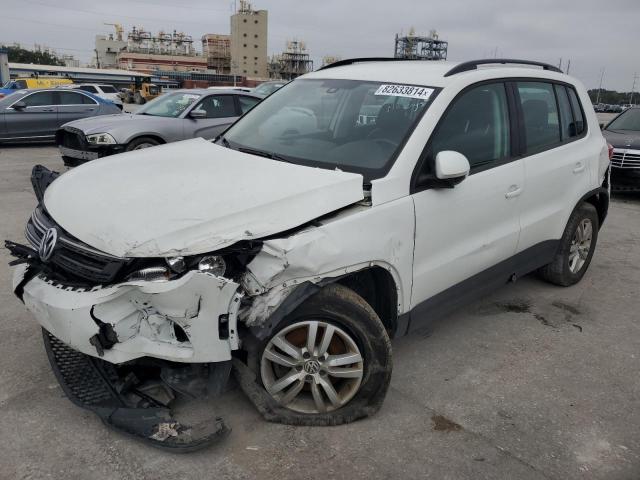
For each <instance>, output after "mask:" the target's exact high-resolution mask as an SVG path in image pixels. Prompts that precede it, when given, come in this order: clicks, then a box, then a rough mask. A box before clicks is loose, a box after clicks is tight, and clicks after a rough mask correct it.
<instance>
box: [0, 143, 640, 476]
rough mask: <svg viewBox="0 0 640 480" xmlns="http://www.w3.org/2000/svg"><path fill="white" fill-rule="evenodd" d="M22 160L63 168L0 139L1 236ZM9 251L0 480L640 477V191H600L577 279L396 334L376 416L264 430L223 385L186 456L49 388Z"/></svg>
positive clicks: (0, 374)
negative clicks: (587, 260)
mask: <svg viewBox="0 0 640 480" xmlns="http://www.w3.org/2000/svg"><path fill="white" fill-rule="evenodd" d="M37 163H42V164H44V165H46V166H48V167H50V168H54V169H62V162H61V161H60V159H59V157H58V155H57V152H56V150H55V149H54V148H53V147H50V146H17V147H0V239H6V238H8V239H13V240H17V241H24V237H23V233H22V232H23V228H24V224H25V221H26V219H27V218H28V216H29V215H30V213H31V211H32V209H33V208H34V206H35V197H34V195H33V194H32V191H31V185H30V182H29V174H30V170H31V167H32V166H33V165H34V164H37ZM78 201H82V199H78ZM8 261H9V256H8V254H7V252H6V250H4V249H2V248H0V312H1V313H0V318H1V321H0V351H1V352H2V357H1V358H2V369H0V409H1V410H0V411H1V414H0V432H2V435H1V436H0V452H2V454H1V455H0V479H45V478H60V479H65V480H73V479H174V480H180V479H190V480H192V479H200V478H218V479H245V478H247V479H248V478H262V479H271V478H274V479H307V478H309V479H311V478H323V479H330V478H336V479H342V478H352V479H355V478H368V479H374V478H375V479H377V478H388V479H392V478H393V479H395V478H434V479H474V480H476V479H485V478H486V479H495V478H505V479H519V480H520V479H523V480H524V479H562V480H565V479H584V478H589V479H591V478H593V479H607V480H617V479H637V478H640V432H639V431H638V427H639V426H640V380H639V377H638V371H639V367H640V323H639V321H638V312H639V310H640V309H639V307H640V301H639V299H638V298H639V293H640V292H639V289H640V288H639V285H640V270H639V269H638V263H639V262H640V196H635V197H634V196H625V197H621V198H616V199H614V201H613V202H612V205H611V209H610V214H609V218H608V220H607V223H606V224H605V226H604V228H603V230H602V231H601V236H600V239H599V244H598V248H597V251H596V254H595V257H594V260H593V263H592V265H591V268H590V270H589V272H588V273H587V275H586V276H585V278H584V279H583V281H582V282H581V283H580V284H579V285H577V286H574V287H571V288H564V289H563V288H558V287H554V286H550V285H547V284H545V283H543V282H541V281H539V280H538V279H537V278H535V277H532V276H531V277H527V278H523V279H520V280H519V281H518V282H517V283H515V284H512V285H508V286H506V287H505V288H503V289H501V290H499V291H497V292H495V293H494V294H492V295H490V296H487V297H486V298H484V299H483V300H481V301H479V302H477V303H475V304H472V305H470V306H467V307H465V308H462V309H460V310H459V311H457V312H456V313H454V314H452V315H450V316H449V317H447V318H444V319H441V320H439V321H437V322H436V323H435V324H434V325H433V326H432V327H431V328H430V329H429V330H425V331H423V332H420V333H418V334H415V335H412V336H409V337H405V338H402V339H399V340H397V341H395V342H394V344H393V347H394V373H393V379H392V385H391V389H390V391H389V393H388V396H387V399H386V402H385V404H384V406H383V407H382V409H381V411H380V412H379V413H378V414H377V415H376V416H375V417H373V418H370V419H367V420H363V421H359V422H356V423H353V424H350V425H345V426H340V427H291V426H284V425H279V424H270V423H267V422H265V421H263V420H262V418H261V417H260V416H259V414H258V413H257V412H256V410H255V409H254V408H253V406H252V405H251V404H250V403H249V401H248V400H247V399H246V398H245V397H244V396H243V394H242V393H241V392H240V391H238V390H233V391H231V392H229V393H227V394H226V395H225V396H224V397H223V398H222V399H220V400H219V401H217V402H209V403H206V402H205V403H202V404H200V405H199V408H200V410H201V411H206V412H212V414H214V413H215V414H222V415H223V416H224V417H225V418H226V419H227V421H228V423H229V424H230V425H231V426H232V428H233V432H232V433H231V435H230V436H229V437H228V438H227V439H226V440H225V441H223V442H221V443H220V444H218V445H216V446H214V447H212V448H209V449H207V450H205V451H201V452H197V453H195V454H189V455H175V454H171V453H166V452H163V451H160V450H156V449H153V448H150V447H147V446H145V445H142V444H140V443H138V442H136V441H134V440H132V439H130V438H127V437H124V436H122V435H121V434H119V433H116V432H113V431H111V430H109V429H107V428H106V427H104V426H103V425H102V424H101V423H100V421H99V420H98V418H97V417H95V416H94V415H93V414H90V413H88V412H86V411H84V410H82V409H79V408H78V407H76V406H74V405H73V404H71V403H70V402H69V401H68V400H67V399H66V398H64V395H63V394H62V391H61V389H60V387H59V386H58V384H57V382H56V380H55V378H54V376H53V374H52V373H51V370H50V368H49V365H48V362H47V359H46V355H45V352H44V349H43V345H42V337H41V333H40V329H39V327H38V326H37V324H36V323H35V321H34V320H33V319H32V318H31V316H30V315H29V314H28V312H26V310H25V309H24V307H23V305H22V304H21V303H20V302H19V301H18V300H17V299H16V298H15V297H14V296H13V294H12V292H11V286H10V284H11V282H10V269H9V267H8V266H7V262H8Z"/></svg>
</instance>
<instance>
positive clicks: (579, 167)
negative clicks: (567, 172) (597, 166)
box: [573, 162, 586, 173]
mask: <svg viewBox="0 0 640 480" xmlns="http://www.w3.org/2000/svg"><path fill="white" fill-rule="evenodd" d="M585 168H586V164H584V163H582V162H578V163H576V166H575V167H573V173H580V172H582V171H583V170H584V169H585Z"/></svg>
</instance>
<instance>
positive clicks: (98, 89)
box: [68, 83, 122, 110]
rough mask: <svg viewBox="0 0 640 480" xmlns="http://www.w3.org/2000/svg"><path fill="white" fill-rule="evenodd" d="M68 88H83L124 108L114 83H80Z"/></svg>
mask: <svg viewBox="0 0 640 480" xmlns="http://www.w3.org/2000/svg"><path fill="white" fill-rule="evenodd" d="M68 88H71V89H78V90H83V91H85V92H89V93H92V94H94V95H96V96H97V97H100V98H103V99H105V100H109V101H111V102H113V103H115V104H116V106H118V108H120V110H122V100H121V99H120V96H119V95H118V90H116V89H115V87H114V86H112V85H104V84H99V83H79V84H73V85H69V87H68Z"/></svg>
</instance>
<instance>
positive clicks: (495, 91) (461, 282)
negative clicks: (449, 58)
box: [411, 83, 524, 328]
mask: <svg viewBox="0 0 640 480" xmlns="http://www.w3.org/2000/svg"><path fill="white" fill-rule="evenodd" d="M508 105H509V102H508V99H507V91H506V87H505V85H504V84H503V83H489V84H482V85H479V86H474V87H472V88H471V89H469V90H466V91H465V92H464V93H462V94H461V95H460V96H458V97H457V99H456V100H454V102H453V104H452V105H451V107H450V108H449V109H448V110H447V112H445V114H444V116H443V118H442V119H441V121H440V123H439V124H438V126H437V127H436V129H435V131H434V134H433V135H432V137H431V139H430V140H429V145H428V146H427V149H426V150H425V154H424V161H423V163H422V168H423V169H424V172H423V173H425V174H426V175H423V176H422V178H426V177H429V176H430V175H432V172H433V162H434V159H435V156H436V155H437V153H438V152H440V151H445V150H453V151H457V152H459V153H462V154H463V155H465V156H466V157H467V159H468V160H469V164H470V166H471V171H470V175H469V176H468V177H467V178H466V179H465V180H463V181H462V182H461V183H459V184H458V185H456V186H455V187H453V188H437V186H436V187H433V186H428V184H425V185H426V186H422V187H421V186H420V185H419V184H418V185H415V186H414V188H413V191H414V192H415V193H414V194H413V195H412V196H413V201H414V205H415V215H416V232H415V253H414V270H413V289H412V301H411V303H412V308H415V309H416V310H414V312H415V315H412V328H413V327H415V326H419V323H420V322H419V320H420V316H421V315H420V312H421V308H420V307H421V306H422V307H425V306H433V305H436V304H437V303H438V302H439V301H440V302H441V303H442V302H446V303H448V304H450V303H455V302H459V301H460V302H461V301H463V300H464V299H465V298H468V297H469V296H470V295H471V294H472V293H473V291H477V290H478V289H479V288H480V289H481V288H482V287H483V286H485V285H488V283H490V282H486V279H483V277H482V275H480V276H478V275H479V274H482V273H483V272H485V273H487V272H488V273H489V274H492V273H491V272H492V270H491V267H494V266H496V265H498V264H500V263H501V262H505V261H507V260H508V259H510V258H511V257H513V256H514V255H515V252H516V247H517V244H518V237H519V234H520V222H519V210H518V202H519V195H520V192H521V189H522V186H523V182H524V166H523V163H522V160H518V159H513V158H512V155H511V149H512V145H511V144H512V141H511V133H510V130H511V128H510V115H509V106H508ZM415 177H416V178H419V177H420V176H415ZM432 185H433V184H432ZM493 275H494V276H500V275H502V273H495V274H493ZM507 279H508V275H507V276H506V277H505V278H501V279H500V281H504V282H506V281H507ZM491 280H493V279H491ZM452 287H456V288H452ZM434 302H435V303H434Z"/></svg>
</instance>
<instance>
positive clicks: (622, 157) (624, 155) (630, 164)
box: [611, 148, 640, 168]
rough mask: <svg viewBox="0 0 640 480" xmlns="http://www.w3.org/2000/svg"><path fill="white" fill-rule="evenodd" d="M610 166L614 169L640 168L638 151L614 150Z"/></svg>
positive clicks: (639, 151) (639, 153)
mask: <svg viewBox="0 0 640 480" xmlns="http://www.w3.org/2000/svg"><path fill="white" fill-rule="evenodd" d="M611 166H612V167H615V168H640V150H623V149H618V148H614V149H613V156H612V157H611Z"/></svg>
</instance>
